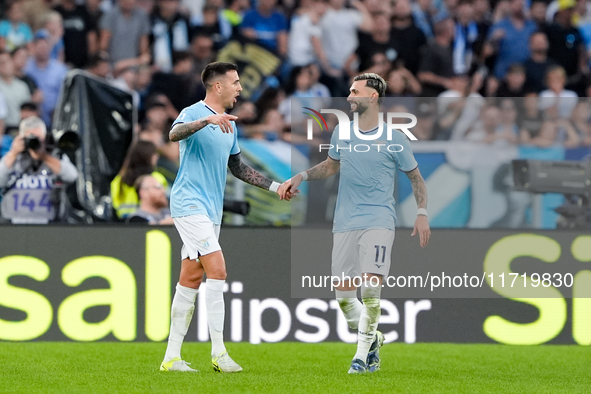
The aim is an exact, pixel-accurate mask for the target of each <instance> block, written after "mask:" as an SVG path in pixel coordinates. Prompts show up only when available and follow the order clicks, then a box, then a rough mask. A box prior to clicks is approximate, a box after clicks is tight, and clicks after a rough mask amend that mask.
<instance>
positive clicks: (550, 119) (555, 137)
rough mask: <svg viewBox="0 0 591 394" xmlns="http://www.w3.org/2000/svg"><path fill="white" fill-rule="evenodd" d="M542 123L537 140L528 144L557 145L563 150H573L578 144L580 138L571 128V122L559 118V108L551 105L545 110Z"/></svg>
mask: <svg viewBox="0 0 591 394" xmlns="http://www.w3.org/2000/svg"><path fill="white" fill-rule="evenodd" d="M543 113H544V123H543V124H542V129H541V130H540V134H539V135H538V136H537V138H533V139H532V141H531V142H530V143H531V144H533V145H536V146H538V147H542V148H545V147H549V146H552V145H555V144H559V145H560V146H563V147H565V148H575V147H577V146H579V144H580V142H581V141H580V136H579V134H578V133H577V130H576V129H575V128H574V127H573V124H572V123H571V120H570V119H568V118H564V117H562V116H560V111H559V107H558V106H556V105H553V106H551V107H548V108H545V109H544V111H543Z"/></svg>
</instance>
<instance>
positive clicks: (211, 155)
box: [170, 101, 240, 224]
mask: <svg viewBox="0 0 591 394" xmlns="http://www.w3.org/2000/svg"><path fill="white" fill-rule="evenodd" d="M215 114H216V112H215V111H214V110H213V109H212V108H211V107H209V106H208V105H207V104H205V102H203V101H200V102H198V103H195V104H193V105H191V106H190V107H187V108H185V109H183V110H182V111H181V113H180V114H179V117H178V118H177V119H176V120H175V121H174V124H173V126H174V125H175V124H177V123H188V122H193V121H195V120H199V119H202V118H205V117H207V116H209V115H215ZM231 123H232V127H233V129H234V133H223V132H222V130H221V129H220V127H219V126H216V125H211V124H210V125H207V126H205V127H204V128H202V129H201V130H199V131H197V132H196V133H195V134H193V135H192V136H190V137H189V138H185V139H184V140H181V141H180V142H179V145H180V153H181V154H180V166H179V171H178V174H177V176H176V179H175V181H174V184H173V185H172V191H171V194H170V212H171V215H172V217H181V216H188V215H196V214H201V215H206V216H207V217H209V219H211V221H212V222H213V223H214V224H220V223H221V222H222V210H223V206H224V188H225V186H226V175H227V168H228V159H229V157H230V155H235V154H237V153H240V148H239V147H238V135H237V132H236V124H235V123H234V122H231Z"/></svg>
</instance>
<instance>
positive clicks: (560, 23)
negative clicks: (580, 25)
mask: <svg viewBox="0 0 591 394" xmlns="http://www.w3.org/2000/svg"><path fill="white" fill-rule="evenodd" d="M575 4H576V2H575V0H560V2H559V7H558V11H557V12H556V16H555V17H554V23H553V24H551V25H550V26H548V27H547V28H546V35H547V36H548V43H549V47H548V57H549V58H550V59H552V60H553V61H554V62H555V63H556V64H558V65H560V66H562V68H563V69H564V70H565V71H566V76H567V85H568V86H569V88H571V89H573V90H576V91H577V92H582V89H583V88H584V86H583V78H582V77H583V75H584V74H586V73H587V72H588V69H589V66H588V64H587V54H586V49H585V44H584V42H583V37H582V36H581V33H580V32H579V29H577V28H576V27H575V26H573V24H572V18H573V11H574V6H575Z"/></svg>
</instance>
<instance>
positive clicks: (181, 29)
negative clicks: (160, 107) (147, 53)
mask: <svg viewBox="0 0 591 394" xmlns="http://www.w3.org/2000/svg"><path fill="white" fill-rule="evenodd" d="M150 22H151V26H152V31H151V34H150V42H151V47H152V61H153V64H154V65H155V66H156V67H157V68H159V69H160V70H161V71H164V72H170V71H171V70H172V53H173V52H174V51H187V50H188V49H189V45H190V43H191V29H190V22H189V19H188V18H187V17H185V16H184V15H182V14H181V13H180V9H179V0H158V2H157V4H156V7H155V9H154V12H153V13H152V15H150Z"/></svg>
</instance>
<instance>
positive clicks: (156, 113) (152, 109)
mask: <svg viewBox="0 0 591 394" xmlns="http://www.w3.org/2000/svg"><path fill="white" fill-rule="evenodd" d="M178 116H179V112H178V111H177V110H176V108H174V106H173V105H172V103H171V102H170V100H169V99H168V97H166V96H165V95H164V94H153V95H150V96H149V97H148V98H147V100H146V117H145V118H146V119H145V121H144V123H145V127H146V128H156V129H158V130H160V131H161V132H163V133H164V132H166V131H168V130H170V126H172V121H173V120H175V119H176V118H177V117H178ZM177 148H178V146H177Z"/></svg>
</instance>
